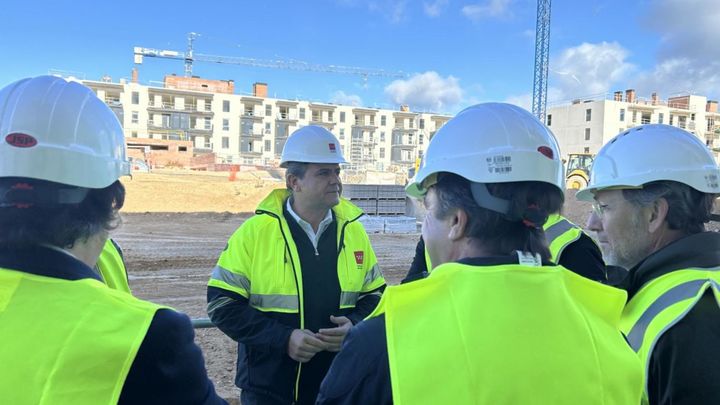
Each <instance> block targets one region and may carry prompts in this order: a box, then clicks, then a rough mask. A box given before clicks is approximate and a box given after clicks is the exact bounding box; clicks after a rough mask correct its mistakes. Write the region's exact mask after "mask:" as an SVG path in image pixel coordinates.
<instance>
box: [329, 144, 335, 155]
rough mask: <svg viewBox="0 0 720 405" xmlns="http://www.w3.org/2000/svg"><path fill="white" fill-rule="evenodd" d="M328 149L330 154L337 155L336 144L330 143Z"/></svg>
mask: <svg viewBox="0 0 720 405" xmlns="http://www.w3.org/2000/svg"><path fill="white" fill-rule="evenodd" d="M328 149H330V152H332V153H335V144H334V143H329V144H328Z"/></svg>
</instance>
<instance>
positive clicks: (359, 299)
mask: <svg viewBox="0 0 720 405" xmlns="http://www.w3.org/2000/svg"><path fill="white" fill-rule="evenodd" d="M342 163H347V162H346V161H345V159H344V158H343V154H342V150H341V147H340V143H339V142H338V140H337V138H335V136H334V135H333V134H332V133H330V132H329V131H328V130H326V129H325V128H322V127H319V126H314V125H310V126H306V127H303V128H300V129H298V130H297V131H295V132H294V133H293V134H291V135H290V137H289V138H288V140H287V143H286V144H285V147H284V148H283V151H282V156H281V166H282V167H284V168H286V174H285V180H286V188H287V189H283V190H274V191H272V192H271V193H270V195H268V196H267V197H266V198H265V200H263V201H262V202H261V203H260V204H259V205H258V207H257V209H256V210H255V214H256V215H255V216H253V217H252V218H250V219H248V220H247V221H245V223H243V224H242V226H240V228H239V229H238V230H237V231H236V232H235V233H234V234H233V235H232V237H231V238H230V240H229V241H228V244H227V246H226V248H225V250H224V251H223V252H222V254H221V255H220V258H219V260H218V262H217V266H216V267H215V269H214V270H213V272H212V276H211V278H210V281H209V282H208V315H209V316H210V319H211V320H212V322H213V323H214V324H215V325H217V326H218V328H220V330H221V331H223V332H224V333H225V334H226V335H228V336H229V337H231V338H232V339H234V340H236V341H237V342H238V363H237V375H236V379H235V384H236V385H237V386H238V387H239V388H241V389H242V392H241V402H242V403H243V404H290V403H297V404H312V403H315V398H316V396H317V392H318V387H319V386H320V382H321V381H322V379H323V377H324V376H325V373H326V372H327V369H328V367H330V363H331V362H332V359H333V358H334V356H335V353H336V352H337V351H339V350H340V345H341V344H342V341H343V339H344V338H345V334H346V333H347V331H348V330H349V329H350V327H351V326H352V325H353V324H356V323H358V322H360V321H361V320H362V319H363V318H365V317H366V316H367V315H368V314H370V313H371V312H372V311H373V309H374V308H375V306H376V305H377V303H378V302H379V300H380V294H381V292H382V290H383V289H384V286H385V280H384V279H383V277H382V274H381V273H380V269H379V267H378V264H377V259H376V257H375V252H374V251H373V249H372V246H371V245H370V239H369V237H368V235H367V233H366V232H365V229H364V228H363V225H362V223H360V222H359V221H358V219H359V218H360V217H361V216H362V215H363V212H362V211H361V210H360V209H359V208H357V207H356V206H355V205H353V204H351V203H350V202H349V201H347V200H345V199H343V198H341V197H340V195H341V193H342V183H341V181H340V177H339V175H340V164H342Z"/></svg>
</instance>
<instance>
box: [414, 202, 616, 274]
mask: <svg viewBox="0 0 720 405" xmlns="http://www.w3.org/2000/svg"><path fill="white" fill-rule="evenodd" d="M560 197H561V198H563V196H562V195H560ZM563 199H564V198H563ZM558 203H559V205H562V199H561V200H560V201H559V202H558ZM543 230H544V231H545V239H546V241H547V242H548V245H549V249H550V261H551V262H553V263H557V264H559V265H561V266H563V267H565V268H566V269H568V270H570V271H572V272H575V273H577V274H579V275H581V276H583V277H587V278H589V279H591V280H595V281H598V282H600V283H603V284H609V285H614V284H615V283H616V282H617V281H613V280H609V279H608V274H607V272H606V267H605V262H603V259H602V253H601V252H600V248H599V247H598V246H597V244H596V243H595V242H594V241H593V240H592V239H591V238H590V237H589V236H588V235H587V234H585V232H583V230H582V228H580V227H579V226H577V225H575V224H574V223H572V222H570V221H569V220H568V219H567V218H565V217H563V216H562V215H560V214H550V215H549V216H548V220H547V221H545V224H543ZM431 268H432V264H431V263H430V262H429V259H428V257H427V250H426V249H425V241H424V240H423V238H422V236H421V237H420V240H419V241H418V243H417V246H416V247H415V257H413V261H412V264H411V265H410V270H408V273H407V275H406V276H405V278H404V279H403V280H402V283H403V284H404V283H407V282H410V281H413V280H417V279H421V278H425V277H427V275H428V274H429V273H430V270H429V269H431ZM612 270H613V271H612V272H611V273H612V274H615V275H617V274H620V275H622V276H621V277H620V278H622V277H623V276H624V274H625V273H626V271H625V270H624V269H620V268H613V269H612ZM617 279H618V277H614V280H617Z"/></svg>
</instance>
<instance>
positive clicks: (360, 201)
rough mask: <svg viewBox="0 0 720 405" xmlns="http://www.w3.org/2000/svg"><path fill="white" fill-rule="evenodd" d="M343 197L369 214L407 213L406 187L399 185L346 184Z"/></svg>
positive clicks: (389, 214)
mask: <svg viewBox="0 0 720 405" xmlns="http://www.w3.org/2000/svg"><path fill="white" fill-rule="evenodd" d="M343 197H345V198H347V199H349V200H350V202H352V203H353V204H355V205H357V206H358V207H360V209H362V210H363V211H364V212H365V213H366V214H367V215H382V216H395V215H405V188H404V187H403V186H399V185H385V184H381V185H377V184H346V185H344V186H343Z"/></svg>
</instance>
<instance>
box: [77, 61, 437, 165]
mask: <svg viewBox="0 0 720 405" xmlns="http://www.w3.org/2000/svg"><path fill="white" fill-rule="evenodd" d="M83 83H84V84H85V85H87V86H89V87H90V88H92V89H93V90H95V92H96V93H97V95H98V96H99V97H100V98H101V99H103V100H105V102H106V103H107V104H108V105H109V106H110V107H111V108H112V109H113V110H114V111H115V112H116V114H117V115H118V117H119V118H120V121H121V122H122V124H123V128H124V130H125V136H126V138H127V139H128V145H129V146H130V147H131V148H132V147H133V146H138V145H140V146H142V145H145V147H148V148H156V147H158V146H157V142H158V140H168V141H184V142H183V144H184V145H186V146H180V149H181V150H182V151H185V152H190V150H189V149H191V150H192V153H194V154H196V155H197V154H202V153H214V154H215V160H216V162H215V163H233V164H246V165H264V166H274V165H277V163H278V162H279V159H280V154H281V152H282V149H283V146H284V145H285V141H286V140H287V138H288V136H290V134H292V132H293V131H295V130H296V129H298V128H300V127H302V126H305V125H321V126H323V127H325V128H327V129H328V130H330V131H331V132H332V133H333V134H335V136H337V137H338V139H339V140H340V144H341V146H342V148H343V152H344V154H345V157H346V159H348V160H349V161H350V163H351V164H350V166H349V167H348V169H350V170H368V169H371V170H389V169H393V168H398V169H403V170H404V169H407V168H409V167H412V166H413V165H414V164H415V162H416V159H417V158H419V157H421V156H422V155H423V153H424V151H425V149H426V147H427V144H428V142H429V140H430V138H431V137H432V136H433V134H434V133H435V132H436V131H437V130H438V129H439V128H440V127H441V126H442V125H443V124H444V123H445V122H447V121H448V120H449V119H450V118H451V117H449V116H446V115H438V114H428V113H416V112H412V111H409V110H408V109H407V108H406V107H404V106H403V107H401V108H400V109H399V110H397V111H394V110H388V109H378V108H368V107H356V106H346V105H336V104H328V103H316V102H311V101H303V100H283V99H275V98H269V97H268V96H267V85H266V84H264V83H255V84H254V85H253V91H252V94H251V95H241V94H235V84H234V82H233V81H232V80H229V81H224V80H206V79H201V78H198V77H190V78H186V77H179V76H174V75H171V76H166V77H165V79H164V82H163V84H162V85H158V86H146V85H142V84H140V83H138V82H137V76H136V73H135V74H134V77H133V79H132V80H130V81H121V82H120V83H114V82H112V80H109V79H108V78H105V79H104V80H101V81H83ZM145 140H148V141H145ZM150 140H152V141H150Z"/></svg>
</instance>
